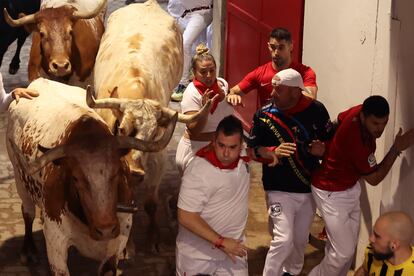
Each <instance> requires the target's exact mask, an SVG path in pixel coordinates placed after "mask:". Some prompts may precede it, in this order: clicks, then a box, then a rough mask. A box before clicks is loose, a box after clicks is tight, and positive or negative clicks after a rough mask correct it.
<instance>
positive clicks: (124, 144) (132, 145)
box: [115, 112, 178, 152]
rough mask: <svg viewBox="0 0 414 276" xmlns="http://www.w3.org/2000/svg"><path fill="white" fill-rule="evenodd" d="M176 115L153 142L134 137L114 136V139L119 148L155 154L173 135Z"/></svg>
mask: <svg viewBox="0 0 414 276" xmlns="http://www.w3.org/2000/svg"><path fill="white" fill-rule="evenodd" d="M177 119H178V113H177V112H176V113H175V115H174V116H172V118H171V121H170V123H169V124H168V126H167V128H166V129H165V133H164V135H163V136H162V137H161V138H160V139H159V140H157V141H155V142H149V141H143V140H140V139H137V138H135V137H129V136H116V137H115V139H116V141H117V143H118V147H119V148H124V149H125V148H128V149H135V150H139V151H143V152H157V151H160V150H162V149H163V148H165V147H166V146H167V145H168V143H169V142H170V140H171V136H172V135H173V133H174V129H175V125H176V124H177Z"/></svg>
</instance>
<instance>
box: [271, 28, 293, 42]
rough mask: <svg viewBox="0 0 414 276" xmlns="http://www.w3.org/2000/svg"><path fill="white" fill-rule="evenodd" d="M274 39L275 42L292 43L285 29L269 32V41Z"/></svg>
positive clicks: (290, 36)
mask: <svg viewBox="0 0 414 276" xmlns="http://www.w3.org/2000/svg"><path fill="white" fill-rule="evenodd" d="M270 38H274V39H277V40H285V41H287V42H292V35H291V34H290V32H289V31H288V30H286V29H285V28H276V29H273V30H272V31H271V32H270V35H269V39H270Z"/></svg>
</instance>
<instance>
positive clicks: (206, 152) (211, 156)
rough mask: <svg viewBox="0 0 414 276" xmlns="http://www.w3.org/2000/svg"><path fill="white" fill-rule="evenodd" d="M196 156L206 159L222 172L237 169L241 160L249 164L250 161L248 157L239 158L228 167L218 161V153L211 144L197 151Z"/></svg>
mask: <svg viewBox="0 0 414 276" xmlns="http://www.w3.org/2000/svg"><path fill="white" fill-rule="evenodd" d="M196 155H197V156H198V157H201V158H204V159H206V160H207V161H208V162H210V163H211V165H213V166H214V167H217V168H219V169H222V170H233V169H235V168H237V165H238V164H239V160H240V158H241V159H242V160H243V161H244V162H249V161H250V159H249V157H247V156H239V158H237V160H236V161H234V162H233V163H231V164H229V165H227V166H226V165H223V164H222V163H221V162H220V161H219V160H218V159H217V155H216V152H215V151H214V148H213V145H212V144H211V143H210V144H208V145H207V146H205V147H204V148H201V149H200V150H199V151H197V153H196Z"/></svg>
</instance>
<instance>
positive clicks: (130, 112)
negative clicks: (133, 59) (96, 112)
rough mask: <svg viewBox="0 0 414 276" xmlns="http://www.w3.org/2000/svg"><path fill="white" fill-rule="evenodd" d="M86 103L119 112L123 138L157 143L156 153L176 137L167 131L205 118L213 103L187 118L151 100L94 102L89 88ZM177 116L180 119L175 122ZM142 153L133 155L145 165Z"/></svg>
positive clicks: (106, 100) (154, 145)
mask: <svg viewBox="0 0 414 276" xmlns="http://www.w3.org/2000/svg"><path fill="white" fill-rule="evenodd" d="M115 89H116V88H115ZM86 101H87V103H88V105H89V107H91V108H111V109H113V110H116V111H117V112H115V114H117V116H118V118H117V119H118V121H119V127H118V133H119V134H120V135H122V136H127V137H134V138H135V139H139V140H143V141H154V142H152V144H153V146H152V148H153V149H154V151H160V150H162V149H163V148H165V147H166V146H167V145H168V143H169V141H170V139H171V136H172V134H173V132H170V131H168V128H169V127H172V126H173V127H172V131H173V130H174V128H175V123H176V121H178V122H181V123H185V124H189V123H192V122H194V121H196V120H198V119H200V118H201V117H202V116H205V113H207V112H208V111H209V108H210V104H211V101H210V100H209V101H208V102H207V103H206V104H205V105H204V106H203V108H202V109H201V110H200V111H198V112H197V113H194V114H191V115H186V114H181V113H178V112H177V111H175V110H173V109H170V108H168V107H163V106H161V104H160V103H159V102H157V101H155V100H150V99H136V100H132V99H117V98H108V99H99V100H95V99H94V98H93V93H92V90H91V89H90V88H89V87H88V89H87V99H86ZM174 117H176V118H177V120H173V118H174ZM144 152H145V151H144ZM142 154H143V153H142V152H140V151H135V152H134V153H133V154H132V159H133V160H134V161H135V162H142V160H141V159H142V158H143V156H142ZM141 167H142V165H141ZM132 169H134V168H132ZM133 173H137V174H143V172H142V171H139V170H138V171H133Z"/></svg>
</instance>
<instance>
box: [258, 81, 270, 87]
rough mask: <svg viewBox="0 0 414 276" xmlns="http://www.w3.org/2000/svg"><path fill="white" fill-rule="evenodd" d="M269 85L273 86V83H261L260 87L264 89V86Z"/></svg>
mask: <svg viewBox="0 0 414 276" xmlns="http://www.w3.org/2000/svg"><path fill="white" fill-rule="evenodd" d="M269 84H271V83H270V82H266V83H263V82H261V83H260V86H261V87H263V86H267V85H269Z"/></svg>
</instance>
